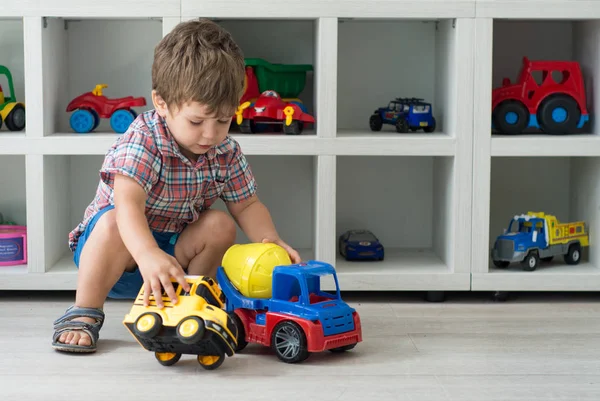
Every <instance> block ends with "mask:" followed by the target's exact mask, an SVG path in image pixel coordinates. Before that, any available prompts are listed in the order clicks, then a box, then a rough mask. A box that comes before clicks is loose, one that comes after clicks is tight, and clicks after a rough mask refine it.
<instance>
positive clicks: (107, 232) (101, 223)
mask: <svg viewBox="0 0 600 401" xmlns="http://www.w3.org/2000/svg"><path fill="white" fill-rule="evenodd" d="M94 231H98V232H99V233H100V234H101V235H102V238H103V239H104V240H106V241H109V242H111V243H114V244H122V243H123V241H122V240H121V234H120V233H119V227H118V226H117V213H116V212H115V211H114V210H109V211H108V212H106V213H104V215H102V217H100V219H99V220H98V222H97V223H96V226H95V227H94Z"/></svg>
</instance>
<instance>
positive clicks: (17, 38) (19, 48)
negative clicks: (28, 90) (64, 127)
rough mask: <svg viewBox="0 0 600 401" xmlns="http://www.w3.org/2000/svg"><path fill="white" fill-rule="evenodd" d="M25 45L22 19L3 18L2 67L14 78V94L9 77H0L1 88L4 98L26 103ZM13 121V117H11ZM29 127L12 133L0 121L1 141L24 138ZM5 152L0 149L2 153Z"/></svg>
mask: <svg viewBox="0 0 600 401" xmlns="http://www.w3.org/2000/svg"><path fill="white" fill-rule="evenodd" d="M24 46H25V44H24V32H23V19H22V18H1V19H0V54H2V58H1V59H0V65H3V66H5V67H6V68H8V70H9V72H10V75H11V76H12V85H13V90H14V93H11V89H10V84H9V81H8V76H7V75H5V74H1V75H0V87H2V91H3V92H4V96H11V97H13V98H15V99H16V101H17V102H25V47H24ZM20 116H21V118H17V119H16V120H15V121H14V123H16V124H22V123H24V122H26V121H23V119H22V117H23V113H22V112H21V114H20ZM24 116H25V118H27V104H25V115H24ZM9 118H11V119H12V117H10V116H9ZM26 131H27V126H25V127H24V128H23V129H21V130H15V131H11V130H10V129H9V128H8V125H7V123H6V121H3V120H2V119H0V141H2V140H3V138H14V136H17V137H19V138H24V137H25V135H26ZM2 152H3V150H1V149H0V153H2Z"/></svg>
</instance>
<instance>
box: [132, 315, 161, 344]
mask: <svg viewBox="0 0 600 401" xmlns="http://www.w3.org/2000/svg"><path fill="white" fill-rule="evenodd" d="M144 316H152V317H153V318H154V321H155V323H154V325H153V326H152V327H151V328H150V329H149V330H147V331H140V330H139V329H138V328H137V324H138V322H139V321H140V320H141V319H142V318H143V317H144ZM161 327H162V317H160V315H159V314H158V313H154V312H147V313H143V314H141V315H140V316H138V318H137V319H136V320H135V322H134V324H133V331H134V332H135V334H136V335H138V336H140V337H141V338H153V337H155V336H156V335H158V333H159V332H160V329H161Z"/></svg>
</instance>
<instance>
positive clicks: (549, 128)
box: [537, 95, 581, 135]
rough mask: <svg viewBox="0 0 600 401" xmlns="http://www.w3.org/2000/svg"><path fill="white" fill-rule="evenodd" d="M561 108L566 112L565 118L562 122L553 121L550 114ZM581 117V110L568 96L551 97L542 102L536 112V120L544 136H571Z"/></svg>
mask: <svg viewBox="0 0 600 401" xmlns="http://www.w3.org/2000/svg"><path fill="white" fill-rule="evenodd" d="M558 108H562V109H563V110H564V111H566V114H567V115H566V118H565V120H564V121H562V122H557V121H554V119H553V117H552V114H553V112H554V111H555V110H556V109H558ZM580 117H581V110H579V106H578V105H577V102H576V101H575V99H573V98H572V97H571V96H568V95H551V96H548V97H547V98H546V99H544V100H543V101H542V103H541V104H540V107H539V108H538V110H537V119H538V123H539V125H540V128H541V129H542V131H544V132H545V133H546V134H552V135H564V134H572V133H573V132H574V131H576V130H577V124H578V123H579V119H580Z"/></svg>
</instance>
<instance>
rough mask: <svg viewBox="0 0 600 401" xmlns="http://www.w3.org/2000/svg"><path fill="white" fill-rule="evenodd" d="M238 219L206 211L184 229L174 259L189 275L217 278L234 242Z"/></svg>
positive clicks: (225, 214)
mask: <svg viewBox="0 0 600 401" xmlns="http://www.w3.org/2000/svg"><path fill="white" fill-rule="evenodd" d="M235 237H236V228H235V222H234V221H233V219H232V218H231V217H230V216H229V215H228V214H227V213H225V212H222V211H220V210H207V211H205V212H202V214H201V215H200V218H199V219H198V220H197V221H195V222H194V223H193V224H190V225H189V226H187V227H186V228H185V230H183V232H182V233H181V235H180V236H179V239H178V241H177V243H176V244H175V258H176V259H177V261H178V262H179V264H181V266H182V267H183V268H186V267H187V269H188V274H198V275H204V276H210V277H213V278H214V277H215V276H216V274H217V268H218V267H219V266H220V265H221V260H222V259H223V255H224V254H225V252H226V251H227V249H228V248H229V247H230V246H231V245H233V244H234V242H235Z"/></svg>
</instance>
